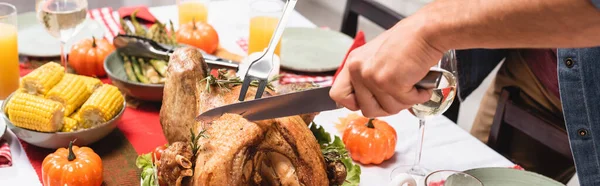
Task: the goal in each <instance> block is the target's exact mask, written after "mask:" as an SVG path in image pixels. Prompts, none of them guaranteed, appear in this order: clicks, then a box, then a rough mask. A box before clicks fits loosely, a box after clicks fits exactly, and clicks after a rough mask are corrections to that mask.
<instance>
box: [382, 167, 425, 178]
mask: <svg viewBox="0 0 600 186" xmlns="http://www.w3.org/2000/svg"><path fill="white" fill-rule="evenodd" d="M399 174H409V175H411V176H412V177H414V178H415V179H423V178H425V176H426V175H427V174H429V171H428V170H427V169H425V168H423V167H421V166H419V165H400V166H398V167H396V168H394V170H392V173H390V180H393V179H394V177H396V176H397V175H399Z"/></svg>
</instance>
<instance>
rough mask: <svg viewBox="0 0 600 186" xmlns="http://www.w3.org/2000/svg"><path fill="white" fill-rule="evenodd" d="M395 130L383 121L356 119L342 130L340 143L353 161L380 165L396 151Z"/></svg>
mask: <svg viewBox="0 0 600 186" xmlns="http://www.w3.org/2000/svg"><path fill="white" fill-rule="evenodd" d="M396 139H397V136H396V130H394V128H392V126H390V125H389V124H387V123H386V122H385V121H383V120H379V119H369V118H365V117H358V118H356V119H354V120H351V121H350V122H349V123H348V126H347V127H346V130H344V134H343V135H342V141H343V142H344V145H346V149H348V152H349V153H350V157H351V158H352V159H353V160H354V161H358V162H360V163H362V164H380V163H381V162H383V161H385V160H387V159H390V158H391V157H392V155H394V152H395V150H396Z"/></svg>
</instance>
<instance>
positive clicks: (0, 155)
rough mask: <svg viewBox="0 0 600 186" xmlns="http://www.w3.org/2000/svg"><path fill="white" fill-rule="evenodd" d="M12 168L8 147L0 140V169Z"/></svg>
mask: <svg viewBox="0 0 600 186" xmlns="http://www.w3.org/2000/svg"><path fill="white" fill-rule="evenodd" d="M10 166H12V156H11V154H10V146H9V144H8V143H7V142H6V141H5V140H0V168H2V167H10Z"/></svg>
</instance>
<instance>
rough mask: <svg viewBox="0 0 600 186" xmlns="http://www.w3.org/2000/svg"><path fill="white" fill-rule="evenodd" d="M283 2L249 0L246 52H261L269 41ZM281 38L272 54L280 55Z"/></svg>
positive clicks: (279, 0)
mask: <svg viewBox="0 0 600 186" xmlns="http://www.w3.org/2000/svg"><path fill="white" fill-rule="evenodd" d="M284 5H285V4H284V3H283V1H281V0H250V35H249V37H248V54H249V55H250V54H252V53H255V52H263V50H264V49H265V48H267V46H268V45H269V42H270V41H271V36H272V35H273V32H275V28H277V23H279V17H281V14H282V13H283V7H284ZM280 49H281V40H280V41H279V43H278V44H277V47H275V52H274V54H275V55H277V56H280Z"/></svg>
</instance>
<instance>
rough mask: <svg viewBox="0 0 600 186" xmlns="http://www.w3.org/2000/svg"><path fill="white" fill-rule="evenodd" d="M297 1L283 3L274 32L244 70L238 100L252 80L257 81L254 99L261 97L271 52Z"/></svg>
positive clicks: (267, 74)
mask: <svg viewBox="0 0 600 186" xmlns="http://www.w3.org/2000/svg"><path fill="white" fill-rule="evenodd" d="M297 1H298V0H288V2H287V3H286V4H285V8H284V9H283V13H282V15H281V17H280V18H279V23H278V24H277V28H276V29H275V33H273V35H272V36H271V41H270V42H269V45H268V46H267V48H265V50H264V51H263V54H262V56H260V57H259V58H258V59H256V60H254V61H252V62H251V63H250V65H248V71H246V74H245V75H244V82H243V83H242V89H241V91H240V97H239V99H238V100H240V101H244V99H245V98H246V93H247V92H248V87H250V82H252V81H254V80H257V81H258V88H257V91H256V95H255V96H254V99H258V98H261V97H262V94H263V92H264V91H265V87H267V83H268V82H269V79H268V78H269V74H271V71H272V70H273V55H274V54H273V53H274V52H275V47H276V46H277V44H278V43H279V40H280V39H281V36H282V35H283V31H284V30H285V26H286V25H287V21H288V19H289V17H290V15H291V13H292V10H294V7H295V6H296V2H297Z"/></svg>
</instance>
